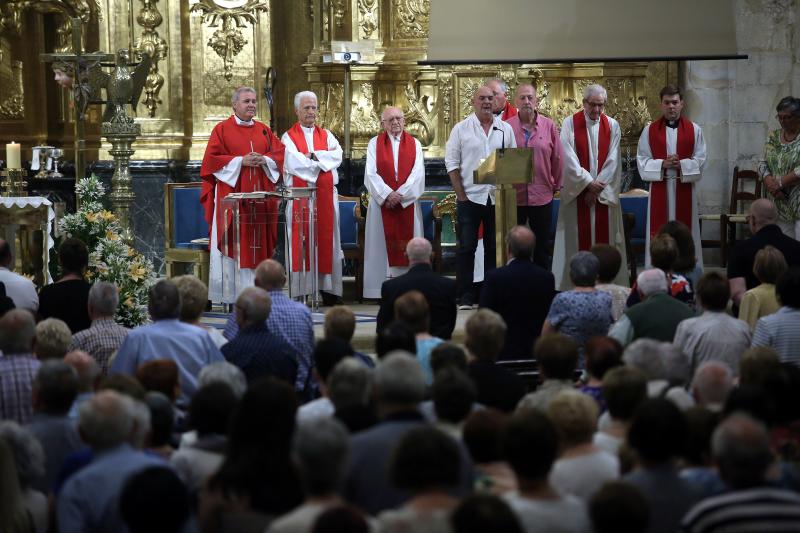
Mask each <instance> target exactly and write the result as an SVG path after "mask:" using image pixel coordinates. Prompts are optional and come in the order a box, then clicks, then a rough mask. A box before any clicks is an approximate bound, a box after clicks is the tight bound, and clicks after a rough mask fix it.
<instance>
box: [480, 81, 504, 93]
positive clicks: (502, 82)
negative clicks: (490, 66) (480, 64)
mask: <svg viewBox="0 0 800 533" xmlns="http://www.w3.org/2000/svg"><path fill="white" fill-rule="evenodd" d="M493 81H494V82H497V85H499V86H500V89H501V90H502V91H503V92H504V93H507V92H508V84H507V83H506V82H504V81H503V80H501V79H500V78H489V79H488V80H486V81H485V82H484V83H483V84H484V85H485V86H487V87H488V86H489V84H490V83H492V82H493Z"/></svg>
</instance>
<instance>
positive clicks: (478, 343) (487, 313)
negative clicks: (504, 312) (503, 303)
mask: <svg viewBox="0 0 800 533" xmlns="http://www.w3.org/2000/svg"><path fill="white" fill-rule="evenodd" d="M464 329H465V332H466V336H467V338H466V340H465V341H464V346H466V347H467V349H468V350H469V351H470V353H471V354H472V355H473V357H475V358H476V359H478V360H481V361H490V362H492V361H494V360H495V359H497V356H498V355H499V354H500V351H501V350H502V349H503V344H505V342H506V331H507V329H508V328H507V327H506V323H505V321H504V320H503V317H501V316H500V315H499V314H497V313H495V312H494V311H491V310H489V309H486V308H481V309H478V310H477V311H475V312H474V313H472V315H470V317H469V318H468V319H467V322H466V324H465V325H464Z"/></svg>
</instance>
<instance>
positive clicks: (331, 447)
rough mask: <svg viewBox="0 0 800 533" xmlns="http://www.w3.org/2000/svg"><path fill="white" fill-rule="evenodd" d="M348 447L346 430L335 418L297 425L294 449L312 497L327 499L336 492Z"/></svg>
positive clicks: (345, 461)
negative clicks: (325, 497) (326, 496)
mask: <svg viewBox="0 0 800 533" xmlns="http://www.w3.org/2000/svg"><path fill="white" fill-rule="evenodd" d="M349 448H350V440H349V434H348V432H347V429H346V428H345V426H344V424H342V423H341V422H340V421H339V420H337V419H335V418H326V417H323V418H317V419H314V420H308V421H303V422H301V423H300V424H298V426H297V429H296V430H295V433H294V439H293V441H292V449H293V451H294V455H295V457H296V458H297V463H298V465H299V467H300V475H301V476H302V478H303V481H304V483H305V485H306V490H307V491H308V493H309V495H311V496H325V495H328V494H330V493H334V492H336V489H337V488H338V486H339V484H340V481H341V480H342V475H343V473H344V467H345V465H346V463H347V455H348V451H349Z"/></svg>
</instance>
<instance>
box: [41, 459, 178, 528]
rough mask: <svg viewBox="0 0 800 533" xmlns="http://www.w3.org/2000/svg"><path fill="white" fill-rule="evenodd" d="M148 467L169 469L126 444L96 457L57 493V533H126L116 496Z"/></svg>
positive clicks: (158, 460)
mask: <svg viewBox="0 0 800 533" xmlns="http://www.w3.org/2000/svg"><path fill="white" fill-rule="evenodd" d="M151 466H165V467H169V466H168V464H167V463H166V462H164V460H163V459H160V458H157V457H155V456H151V455H145V454H144V453H141V452H138V451H136V450H134V449H133V448H131V447H130V445H128V444H122V445H120V446H118V447H117V448H113V449H111V450H107V451H103V452H100V453H98V454H97V456H96V457H95V459H94V460H93V461H92V462H91V464H89V465H88V466H86V467H85V468H83V469H82V470H81V471H80V472H77V473H75V474H74V475H73V476H72V477H71V478H70V479H69V480H68V481H67V482H66V483H65V484H64V487H63V488H62V489H61V493H60V494H59V497H58V510H57V513H58V530H59V532H60V533H88V532H108V533H112V532H114V533H116V532H122V533H124V532H126V531H127V530H128V528H127V527H125V524H124V522H123V521H122V517H121V516H120V514H119V495H120V493H121V492H122V488H123V487H124V485H125V482H126V481H127V480H128V478H130V477H131V476H132V475H134V474H137V473H138V472H140V471H142V470H144V469H145V468H148V467H151Z"/></svg>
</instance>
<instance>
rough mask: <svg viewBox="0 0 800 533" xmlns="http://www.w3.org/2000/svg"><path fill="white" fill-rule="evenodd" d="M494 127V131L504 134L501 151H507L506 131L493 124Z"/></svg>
mask: <svg viewBox="0 0 800 533" xmlns="http://www.w3.org/2000/svg"><path fill="white" fill-rule="evenodd" d="M492 129H493V130H494V131H499V132H500V135H502V136H503V140H502V144H501V145H500V146H501V148H500V152H501V153H502V152H505V151H506V132H504V131H503V130H502V129H501V128H498V127H497V126H492Z"/></svg>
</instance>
